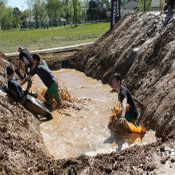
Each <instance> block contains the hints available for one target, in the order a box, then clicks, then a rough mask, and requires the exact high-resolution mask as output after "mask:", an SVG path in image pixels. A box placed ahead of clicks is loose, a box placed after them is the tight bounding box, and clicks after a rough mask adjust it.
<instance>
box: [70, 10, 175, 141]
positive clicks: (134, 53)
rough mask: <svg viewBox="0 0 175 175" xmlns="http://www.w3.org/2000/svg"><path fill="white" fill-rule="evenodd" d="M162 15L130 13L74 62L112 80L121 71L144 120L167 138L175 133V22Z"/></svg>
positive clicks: (97, 76) (72, 58)
mask: <svg viewBox="0 0 175 175" xmlns="http://www.w3.org/2000/svg"><path fill="white" fill-rule="evenodd" d="M161 20H162V17H161V15H160V13H159V12H158V13H145V14H144V13H142V14H131V15H127V16H125V17H124V18H123V19H122V20H121V21H120V22H119V23H118V24H117V25H116V26H115V27H114V29H113V30H111V31H109V32H108V33H106V34H105V35H104V36H103V37H102V38H100V39H99V40H98V41H97V42H96V43H95V44H94V45H92V46H91V47H88V48H87V49H85V50H83V51H82V52H80V53H78V54H75V55H74V56H73V57H71V58H70V59H71V60H70V62H69V66H70V67H72V68H76V69H78V70H80V71H83V72H85V73H86V74H87V75H88V76H91V77H94V78H96V79H101V80H102V81H103V82H104V83H108V81H109V78H110V76H111V75H112V74H113V73H114V72H120V73H121V74H122V77H123V80H124V81H123V83H124V84H125V85H126V86H127V87H128V88H129V89H130V90H131V92H132V93H133V94H134V95H135V96H136V97H137V98H138V99H139V100H140V101H142V102H143V103H144V104H145V106H146V110H145V113H144V116H142V119H141V121H142V122H143V123H144V125H145V126H146V127H148V128H151V129H154V130H156V131H157V136H159V137H162V138H165V137H167V136H168V135H169V136H170V135H173V134H174V133H175V115H174V111H175V108H174V99H175V76H174V71H173V70H174V66H175V64H174V63H175V61H174V58H175V33H174V28H175V22H174V21H172V22H171V23H169V24H168V25H167V26H166V28H163V27H162V25H161Z"/></svg>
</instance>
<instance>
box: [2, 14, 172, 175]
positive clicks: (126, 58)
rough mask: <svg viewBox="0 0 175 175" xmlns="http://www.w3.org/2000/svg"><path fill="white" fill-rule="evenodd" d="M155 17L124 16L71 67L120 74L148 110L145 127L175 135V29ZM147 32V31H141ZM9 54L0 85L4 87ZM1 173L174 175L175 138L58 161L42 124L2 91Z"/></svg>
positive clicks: (97, 75)
mask: <svg viewBox="0 0 175 175" xmlns="http://www.w3.org/2000/svg"><path fill="white" fill-rule="evenodd" d="M160 20H161V19H160V16H159V15H156V14H151V13H147V14H132V15H128V16H125V17H124V18H123V19H122V20H121V21H120V23H118V24H117V25H116V26H115V28H114V30H112V31H110V32H108V33H106V34H105V35H104V36H103V37H102V38H101V39H99V40H98V41H97V42H96V43H95V44H94V45H93V46H92V47H89V48H88V49H86V50H84V51H82V52H81V53H78V54H77V55H75V56H73V57H72V59H71V60H70V61H69V62H67V63H66V66H70V67H74V68H77V69H79V70H81V71H84V72H85V73H86V74H87V75H89V76H92V77H95V78H97V79H102V80H103V81H104V82H107V81H108V78H109V76H110V75H111V74H112V73H113V72H115V71H116V70H117V71H120V72H121V73H122V75H123V77H125V81H124V83H125V84H126V85H127V86H128V87H129V89H130V90H132V92H134V94H135V96H137V97H139V99H140V100H142V101H143V103H145V105H146V106H147V108H146V111H145V115H144V117H143V118H142V121H143V122H144V124H145V125H146V126H147V127H149V128H153V129H156V131H157V135H159V136H166V135H168V136H169V137H170V136H171V134H173V133H174V128H175V127H174V126H175V125H174V124H175V123H174V122H175V121H174V114H173V112H174V109H175V108H174V103H173V102H172V101H173V99H174V97H175V93H174V83H175V79H174V78H175V76H174V75H173V71H172V70H173V67H174V64H173V63H174V33H173V30H174V25H175V23H171V24H169V25H168V26H167V27H166V28H165V29H162V27H161V24H160ZM140 31H142V32H140ZM5 59H6V58H5V57H4V55H2V54H1V55H0V85H1V86H5V84H6V82H7V80H6V79H5V78H4V68H5V64H8V63H7V61H6V60H5ZM0 98H1V101H0V137H1V139H0V174H15V175H16V174H38V175H42V174H49V175H56V174H72V175H73V174H81V175H84V174H121V175H123V174H164V173H165V174H168V173H169V174H173V173H174V171H173V170H174V169H175V155H174V150H175V148H174V147H175V146H174V145H175V142H174V140H173V139H169V140H168V141H166V142H164V143H162V142H157V143H156V144H151V145H147V146H143V147H141V146H135V147H131V148H129V149H126V150H123V151H120V152H114V153H111V154H101V155H97V156H95V157H88V156H84V155H82V156H80V157H78V158H76V159H63V160H53V158H52V157H50V155H49V154H48V152H47V150H46V148H45V146H44V144H43V140H42V137H41V135H40V133H39V129H38V125H39V122H38V120H36V119H35V117H34V116H33V115H32V114H31V113H29V112H28V111H26V110H25V109H24V108H23V107H22V106H21V105H19V104H17V103H16V102H15V101H14V100H13V99H12V98H11V97H9V96H7V95H5V94H4V93H3V92H2V91H0Z"/></svg>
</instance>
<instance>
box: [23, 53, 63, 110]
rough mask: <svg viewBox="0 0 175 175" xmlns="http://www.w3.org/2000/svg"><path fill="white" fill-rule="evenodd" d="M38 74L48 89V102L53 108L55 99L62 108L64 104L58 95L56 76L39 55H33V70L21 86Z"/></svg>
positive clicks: (46, 94) (46, 96) (46, 95)
mask: <svg viewBox="0 0 175 175" xmlns="http://www.w3.org/2000/svg"><path fill="white" fill-rule="evenodd" d="M35 74H37V75H38V76H39V77H40V79H41V80H42V82H43V83H44V84H45V86H46V87H47V88H48V89H47V91H46V93H45V100H46V102H47V103H48V104H49V105H50V106H52V100H53V99H55V100H56V102H57V107H60V106H61V104H62V101H61V98H60V94H59V93H58V84H57V79H56V77H55V75H54V74H53V73H52V72H51V70H50V69H49V67H48V65H47V64H46V62H45V61H43V60H42V61H41V60H40V56H39V55H38V54H33V68H32V70H31V72H30V74H29V76H27V77H26V78H25V79H24V80H23V81H22V82H21V85H24V84H25V83H26V82H27V81H28V80H29V79H30V78H31V77H32V76H34V75H35Z"/></svg>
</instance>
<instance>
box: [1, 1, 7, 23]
mask: <svg viewBox="0 0 175 175" xmlns="http://www.w3.org/2000/svg"><path fill="white" fill-rule="evenodd" d="M5 13H6V3H5V2H4V1H3V0H0V21H1V20H2V18H3V17H4V16H5Z"/></svg>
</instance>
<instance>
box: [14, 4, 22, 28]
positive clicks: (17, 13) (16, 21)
mask: <svg viewBox="0 0 175 175" xmlns="http://www.w3.org/2000/svg"><path fill="white" fill-rule="evenodd" d="M20 23H21V11H20V10H19V8H18V7H15V8H13V20H12V24H13V27H14V28H17V27H19V25H20Z"/></svg>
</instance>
